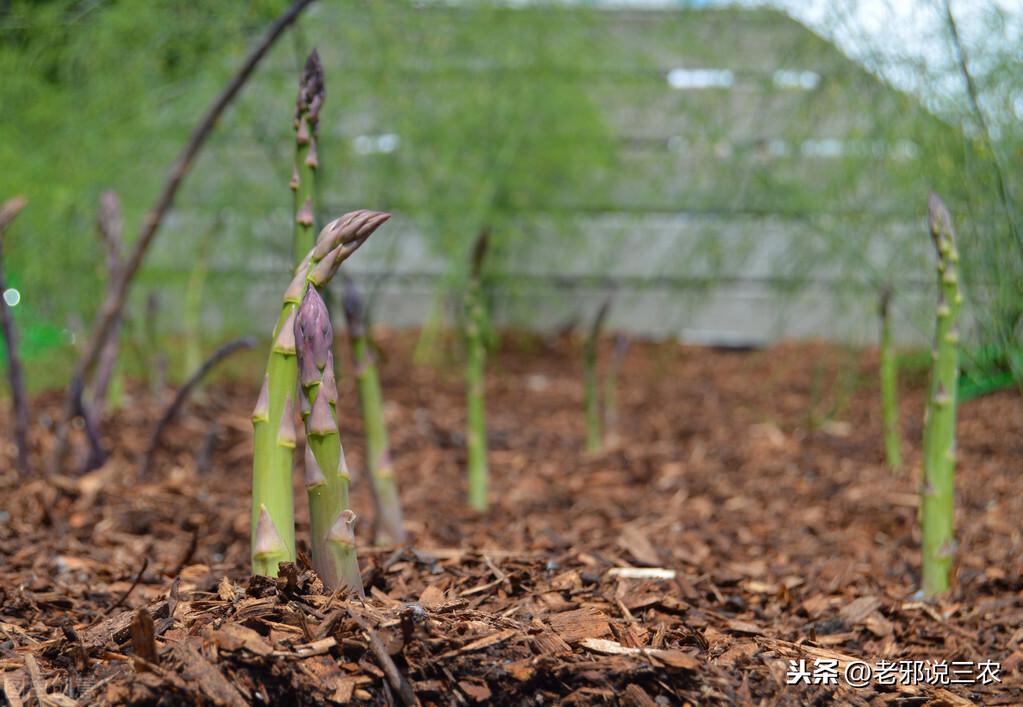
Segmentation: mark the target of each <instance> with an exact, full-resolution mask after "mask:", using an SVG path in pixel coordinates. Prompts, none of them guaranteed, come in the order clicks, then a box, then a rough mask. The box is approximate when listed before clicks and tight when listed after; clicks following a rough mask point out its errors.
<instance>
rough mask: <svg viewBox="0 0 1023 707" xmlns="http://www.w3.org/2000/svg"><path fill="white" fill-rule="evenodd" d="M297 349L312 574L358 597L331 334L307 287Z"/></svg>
mask: <svg viewBox="0 0 1023 707" xmlns="http://www.w3.org/2000/svg"><path fill="white" fill-rule="evenodd" d="M295 344H296V347H297V352H298V370H299V383H300V384H301V386H302V393H301V395H302V396H303V400H302V411H303V412H302V417H303V419H304V421H305V434H306V458H305V472H306V473H305V479H306V490H307V491H308V493H309V525H310V534H311V536H312V548H313V569H315V570H316V572H317V574H319V575H320V578H321V579H322V580H323V584H324V585H325V586H326V587H327V589H329V590H334V589H337V588H338V587H342V586H343V587H347V588H348V589H349V590H350V591H353V592H355V593H357V594H359V595H360V596H361V595H362V594H363V589H362V576H361V575H360V574H359V560H358V558H357V557H356V555H355V533H354V525H355V513H353V512H352V510H351V509H350V508H349V502H348V480H349V474H348V466H347V464H345V453H344V449H343V448H342V447H341V435H340V433H339V431H338V426H337V383H336V381H335V379H334V330H333V327H332V326H331V323H330V313H329V312H328V311H327V305H326V303H325V302H324V301H323V297H321V296H320V293H319V292H317V291H316V288H315V287H314V286H313V285H312V284H311V283H310V284H309V286H308V287H307V288H306V293H305V297H303V299H302V304H301V306H300V307H299V308H298V316H297V317H296V318H295Z"/></svg>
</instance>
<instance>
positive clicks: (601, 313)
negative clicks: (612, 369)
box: [584, 299, 611, 454]
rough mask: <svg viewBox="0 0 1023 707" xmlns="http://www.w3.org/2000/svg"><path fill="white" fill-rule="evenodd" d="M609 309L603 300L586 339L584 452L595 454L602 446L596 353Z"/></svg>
mask: <svg viewBox="0 0 1023 707" xmlns="http://www.w3.org/2000/svg"><path fill="white" fill-rule="evenodd" d="M610 307H611V300H610V299H606V300H604V302H603V304H601V305H600V309H598V310H597V316H595V317H594V318H593V326H592V327H590V335H589V336H588V337H587V338H586V349H585V355H584V358H585V364H586V374H585V375H586V382H585V386H586V390H585V395H584V398H585V405H586V451H587V452H590V453H591V454H595V453H596V452H599V451H600V448H601V447H602V446H603V439H602V436H601V432H600V388H599V383H598V378H597V352H598V349H599V347H600V332H601V330H602V329H603V328H604V320H605V319H606V318H607V312H608V309H609V308H610Z"/></svg>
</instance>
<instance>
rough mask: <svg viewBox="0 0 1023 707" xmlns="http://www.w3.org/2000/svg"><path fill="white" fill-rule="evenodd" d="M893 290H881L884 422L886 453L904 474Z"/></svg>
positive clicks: (893, 469) (892, 463) (882, 406)
mask: <svg viewBox="0 0 1023 707" xmlns="http://www.w3.org/2000/svg"><path fill="white" fill-rule="evenodd" d="M891 301H892V288H891V287H890V286H886V287H884V288H883V289H882V290H881V302H880V311H879V314H880V316H881V420H882V424H883V426H884V450H885V457H886V459H887V461H888V467H889V468H890V469H891V470H892V471H894V472H895V473H899V472H900V471H902V449H901V440H900V435H899V400H898V369H897V366H896V360H895V348H894V347H893V346H892V322H891Z"/></svg>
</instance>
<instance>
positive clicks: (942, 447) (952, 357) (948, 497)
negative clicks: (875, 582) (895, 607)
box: [921, 194, 963, 596]
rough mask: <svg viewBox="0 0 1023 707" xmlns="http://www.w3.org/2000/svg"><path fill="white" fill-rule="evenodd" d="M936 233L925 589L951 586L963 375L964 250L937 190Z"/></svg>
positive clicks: (933, 205) (932, 205)
mask: <svg viewBox="0 0 1023 707" xmlns="http://www.w3.org/2000/svg"><path fill="white" fill-rule="evenodd" d="M928 215H929V222H930V231H931V239H932V240H933V242H934V248H935V250H936V251H937V254H938V273H937V274H938V305H937V308H936V310H935V313H936V317H935V319H936V325H935V333H934V351H933V359H934V364H933V367H932V369H931V385H930V392H929V399H928V403H927V412H926V418H925V421H924V448H923V489H922V492H921V504H922V510H921V523H922V526H923V528H922V530H923V532H922V535H923V561H922V570H923V571H922V573H923V582H922V585H923V586H922V590H923V593H924V595H925V596H934V595H937V594H941V593H942V592H944V591H946V590H947V589H948V587H949V582H950V578H951V574H952V567H953V564H954V561H955V553H956V541H955V526H954V519H955V464H956V398H957V386H958V378H959V310H960V308H961V306H962V301H963V300H962V295H961V294H960V291H959V251H958V249H957V244H956V234H955V229H954V227H953V225H952V216H951V215H950V214H949V212H948V209H947V208H946V207H945V204H944V203H943V202H942V201H941V199H940V198H938V196H937V195H936V194H931V196H930V199H929V201H928Z"/></svg>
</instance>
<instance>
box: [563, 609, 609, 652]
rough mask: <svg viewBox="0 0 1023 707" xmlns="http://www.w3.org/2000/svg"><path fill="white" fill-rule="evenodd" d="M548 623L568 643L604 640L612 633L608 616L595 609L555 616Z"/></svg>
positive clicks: (565, 612)
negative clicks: (594, 639) (589, 639)
mask: <svg viewBox="0 0 1023 707" xmlns="http://www.w3.org/2000/svg"><path fill="white" fill-rule="evenodd" d="M547 621H548V623H550V625H551V628H552V629H554V632H555V633H556V634H558V636H559V637H560V638H561V639H562V640H563V641H565V642H566V643H578V642H579V641H581V640H583V639H584V638H602V637H604V636H607V635H608V634H610V633H611V627H610V626H609V625H608V623H607V616H605V615H604V614H603V613H601V612H600V610H598V609H595V608H593V607H583V608H582V609H576V610H574V611H564V612H562V613H560V614H554V615H553V616H550V617H548V619H547Z"/></svg>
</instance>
